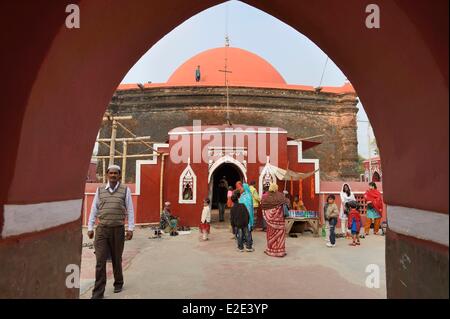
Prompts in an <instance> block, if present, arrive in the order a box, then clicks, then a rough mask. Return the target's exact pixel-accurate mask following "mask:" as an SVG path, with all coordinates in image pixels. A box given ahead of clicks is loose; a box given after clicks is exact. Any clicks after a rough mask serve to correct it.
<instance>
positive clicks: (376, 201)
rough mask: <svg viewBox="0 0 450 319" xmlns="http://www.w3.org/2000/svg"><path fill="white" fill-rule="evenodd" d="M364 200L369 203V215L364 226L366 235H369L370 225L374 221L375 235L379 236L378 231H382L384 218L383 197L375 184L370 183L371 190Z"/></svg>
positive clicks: (367, 192)
mask: <svg viewBox="0 0 450 319" xmlns="http://www.w3.org/2000/svg"><path fill="white" fill-rule="evenodd" d="M364 199H365V200H366V203H367V215H366V224H365V225H364V232H365V234H366V235H369V231H370V224H371V223H372V219H373V220H374V222H373V224H374V226H373V233H374V235H377V234H378V230H379V229H380V223H381V217H382V216H383V197H382V196H381V193H380V191H379V190H378V189H377V184H375V183H374V182H370V183H369V189H368V190H367V191H366V193H365V194H364Z"/></svg>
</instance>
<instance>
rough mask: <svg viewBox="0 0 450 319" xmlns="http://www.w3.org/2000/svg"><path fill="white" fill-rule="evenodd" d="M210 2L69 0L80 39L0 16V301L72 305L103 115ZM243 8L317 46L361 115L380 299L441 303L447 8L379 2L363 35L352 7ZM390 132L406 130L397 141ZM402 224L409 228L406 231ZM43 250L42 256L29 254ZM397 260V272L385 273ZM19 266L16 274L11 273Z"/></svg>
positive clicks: (52, 17) (47, 10) (49, 19)
mask: <svg viewBox="0 0 450 319" xmlns="http://www.w3.org/2000/svg"><path fill="white" fill-rule="evenodd" d="M220 2H222V1H215V0H198V1H195V2H194V3H192V2H187V1H181V0H170V1H161V2H149V1H145V0H142V1H129V2H121V3H110V2H107V1H106V0H98V1H86V0H74V1H72V3H74V4H78V5H79V6H80V12H81V14H82V19H81V28H80V29H68V28H66V26H65V25H64V21H65V18H66V12H65V3H63V2H47V3H45V4H42V3H26V4H23V3H19V2H17V3H16V2H4V3H2V4H1V5H0V9H1V11H2V12H3V13H4V18H3V19H2V21H1V22H0V23H1V25H2V28H0V30H1V31H0V34H1V35H0V37H1V39H4V41H3V43H4V44H5V45H6V46H7V47H8V50H6V51H5V52H3V59H2V62H1V63H2V64H1V65H2V66H1V68H2V75H3V77H2V79H1V80H0V81H1V83H2V88H3V92H4V94H3V95H2V101H3V103H2V105H4V106H6V107H3V108H1V110H0V112H1V115H2V116H1V118H2V119H4V123H3V125H2V126H1V127H0V131H1V133H2V135H3V136H8V137H9V138H8V139H7V140H6V141H5V143H4V145H3V151H4V154H3V156H2V158H1V162H2V165H1V167H2V176H3V183H2V184H1V185H0V204H1V206H0V207H1V210H0V230H1V236H2V238H1V240H0V256H2V257H3V256H5V259H6V258H8V260H9V263H8V266H7V268H4V269H3V271H2V272H3V276H2V277H1V278H0V286H1V287H8V289H5V290H3V291H1V292H0V297H52V296H56V297H77V291H76V290H74V289H72V290H71V289H67V287H66V286H65V276H66V274H65V272H64V268H65V266H66V265H67V264H79V263H80V254H79V246H80V245H79V244H80V241H81V233H80V224H81V219H80V214H79V212H80V211H81V198H82V197H83V196H82V195H83V185H84V182H85V172H86V170H87V166H88V163H89V158H90V153H91V151H92V146H93V144H94V141H95V137H96V134H97V129H98V126H99V123H100V120H101V117H102V116H103V112H104V110H105V107H106V105H107V103H108V101H109V99H110V97H111V95H112V93H113V92H114V89H115V88H116V87H117V85H118V83H119V81H120V79H122V78H123V76H124V75H125V73H126V72H127V71H128V70H129V69H130V67H131V66H132V65H133V64H134V63H135V62H136V61H137V60H138V58H139V57H140V56H141V55H142V54H143V53H144V52H146V51H147V50H148V49H149V48H150V47H151V46H152V45H153V44H154V43H156V42H157V41H158V40H159V39H160V38H161V37H163V36H164V35H165V34H167V33H168V32H169V31H170V30H171V29H173V28H174V27H176V26H177V25H178V24H180V23H181V22H183V21H184V20H185V19H187V18H189V17H191V16H192V15H194V14H196V13H198V12H200V11H201V10H204V9H206V8H208V7H211V6H213V5H215V4H218V3H220ZM245 2H247V3H249V4H250V5H253V6H255V7H256V8H259V9H261V10H264V11H266V12H268V13H269V14H272V15H274V16H276V17H278V18H279V19H281V20H282V21H284V22H286V23H287V24H289V25H290V26H292V27H293V28H295V29H297V30H299V31H301V32H302V33H303V34H304V35H306V36H307V37H309V38H310V39H311V40H312V41H314V42H315V43H316V44H317V45H319V46H320V47H321V48H322V49H323V50H324V51H325V52H326V53H327V54H328V55H329V56H330V57H331V58H332V59H333V60H334V61H335V62H336V64H337V65H338V66H339V67H340V68H341V69H342V70H343V71H344V73H345V74H346V75H347V77H348V78H349V80H350V81H351V82H352V83H353V85H354V87H355V88H356V90H357V92H358V94H359V96H360V98H361V100H362V102H363V104H364V106H365V109H366V111H367V114H368V116H369V118H370V121H371V123H372V126H373V128H374V131H375V135H376V138H377V142H378V145H379V148H380V153H381V154H382V166H383V179H384V186H385V200H386V202H387V204H388V209H389V226H390V231H389V233H388V236H387V250H386V269H387V288H388V297H446V298H448V206H449V202H448V159H449V158H448V111H449V109H448V45H446V46H445V45H444V46H443V43H444V44H448V14H447V12H448V5H449V4H448V1H446V0H436V1H433V3H432V4H427V6H423V3H421V2H420V1H418V2H410V1H404V0H397V1H379V2H380V6H381V8H382V20H381V28H380V29H367V27H366V25H365V18H366V15H367V14H366V13H365V7H364V6H365V3H364V2H361V1H359V0H349V1H345V2H342V1H315V2H311V1H297V0H274V1H270V2H264V3H262V2H260V1H256V0H247V1H245ZM35 12H41V14H39V15H36V14H35ZM30 26H33V27H32V28H30ZM399 26H401V28H400V27H399ZM336 35H339V36H338V37H337V36H336ZM23 43H27V46H24V45H23ZM119 44H120V45H119ZM30 48H33V52H32V54H30ZM386 48H388V50H387V49H386ZM80 52H83V54H80ZM18 84H19V85H18ZM94 84H95V85H94ZM406 110H407V111H406ZM399 123H408V125H405V126H403V127H402V129H401V130H399V129H398V125H399ZM416 127H421V130H417V129H416ZM393 136H395V139H394V138H392V137H393ZM431 139H433V141H434V143H429V141H430V140H431ZM417 145H421V147H420V148H419V147H417ZM430 158H432V159H433V163H432V164H430ZM411 172H414V174H411ZM43 176H46V177H45V178H43ZM30 181H39V182H40V183H39V187H35V185H33V183H30ZM419 183H420V185H421V187H420V188H418V187H417V188H416V187H415V186H414V185H418V184H419ZM39 214H42V215H39ZM55 215H58V218H56V219H53V218H50V217H52V216H55ZM42 216H47V217H49V218H39V217H42ZM405 216H408V218H406V217H405ZM23 220H27V221H29V222H28V223H23V222H22V223H21V222H20V221H23ZM415 221H417V222H421V223H423V226H421V228H420V229H417V228H415V227H413V228H411V226H413V225H414V222H415ZM411 229H413V231H410V230H411ZM23 239H31V240H23ZM48 249H51V250H52V252H53V256H54V257H53V258H47V259H45V260H42V259H41V258H40V256H39V257H37V256H36V257H33V256H34V255H36V253H43V252H45V251H47V250H48ZM403 255H406V256H408V260H410V261H411V263H410V264H408V265H406V266H405V265H399V259H398V258H397V257H398V256H403ZM24 258H25V259H26V260H27V261H28V263H27V264H28V266H27V267H26V269H22V268H21V267H18V265H21V264H22V260H23V259H24ZM403 266H405V267H403ZM426 270H431V271H427V272H426V273H424V272H425V271H426ZM19 271H20V275H18V272H19ZM36 276H39V278H40V282H36V281H35V280H32V278H35V277H36ZM399 280H401V282H402V283H404V284H402V283H401V282H400V281H399ZM37 285H39V286H40V287H41V288H40V289H39V290H36V287H37ZM36 291H37V292H36Z"/></svg>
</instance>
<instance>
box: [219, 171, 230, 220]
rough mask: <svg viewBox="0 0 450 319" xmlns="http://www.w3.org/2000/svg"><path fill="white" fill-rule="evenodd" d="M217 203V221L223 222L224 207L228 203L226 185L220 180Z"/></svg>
mask: <svg viewBox="0 0 450 319" xmlns="http://www.w3.org/2000/svg"><path fill="white" fill-rule="evenodd" d="M217 200H218V203H217V205H218V206H219V221H221V222H223V221H224V220H225V207H226V205H227V201H228V183H225V181H224V180H221V181H220V183H219V189H218V198H217Z"/></svg>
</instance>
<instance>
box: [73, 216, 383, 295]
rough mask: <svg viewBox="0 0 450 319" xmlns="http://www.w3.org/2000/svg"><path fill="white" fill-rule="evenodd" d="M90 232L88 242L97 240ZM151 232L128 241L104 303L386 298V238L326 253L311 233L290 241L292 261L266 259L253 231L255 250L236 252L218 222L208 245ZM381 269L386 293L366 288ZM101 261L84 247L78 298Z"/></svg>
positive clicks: (261, 239)
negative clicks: (120, 279)
mask: <svg viewBox="0 0 450 319" xmlns="http://www.w3.org/2000/svg"><path fill="white" fill-rule="evenodd" d="M83 233H84V240H85V242H92V241H91V240H89V239H88V238H87V236H86V231H84V232H83ZM150 235H151V233H150V229H148V228H141V229H136V231H135V236H134V238H133V240H131V241H127V242H126V243H125V252H124V258H123V265H124V269H125V270H124V279H125V285H124V290H123V291H122V292H121V293H119V294H114V293H113V291H112V290H113V288H112V283H113V280H112V279H111V278H112V271H111V268H110V267H111V265H110V264H109V265H108V267H109V271H108V284H107V288H106V292H105V298H182V299H185V298H193V299H195V298H230V299H239V298H346V299H347V298H386V280H385V262H384V259H385V254H384V252H385V248H384V247H385V244H384V237H383V236H374V235H371V236H368V237H366V238H365V239H361V241H362V244H361V246H357V247H352V246H348V243H349V242H350V241H349V240H347V239H338V240H337V245H336V247H335V248H327V247H326V246H325V241H324V240H323V239H322V238H315V237H313V236H312V234H310V233H305V234H304V235H302V236H300V237H298V238H287V239H286V247H287V253H288V254H287V256H286V257H284V258H275V257H269V256H267V255H266V254H264V253H263V251H264V248H265V243H266V239H265V235H266V233H264V232H261V231H255V232H254V233H253V238H254V242H255V251H254V252H251V253H250V252H245V253H241V252H238V251H237V249H236V247H235V241H234V240H232V239H230V238H231V236H230V235H231V234H230V233H229V231H228V227H227V225H226V224H225V223H220V224H219V223H216V224H213V226H212V229H211V235H210V240H209V241H206V242H203V241H200V240H199V233H198V229H192V231H191V234H188V235H180V236H176V237H170V236H163V238H161V239H149V236H150ZM369 264H376V265H379V267H380V288H367V287H366V285H365V282H366V278H367V276H368V275H369V273H366V267H367V265H369ZM94 269H95V255H94V254H93V249H89V248H83V260H82V268H81V292H80V298H89V297H90V296H91V289H92V286H93V284H94V277H95V274H94Z"/></svg>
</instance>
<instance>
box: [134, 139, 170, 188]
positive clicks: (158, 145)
mask: <svg viewBox="0 0 450 319" xmlns="http://www.w3.org/2000/svg"><path fill="white" fill-rule="evenodd" d="M163 147H169V144H167V143H155V144H153V149H154V150H155V151H153V154H156V151H157V150H158V148H163ZM157 163H158V157H157V156H153V158H152V159H151V160H137V161H136V189H135V191H134V193H132V194H131V195H141V166H142V165H155V164H157Z"/></svg>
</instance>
